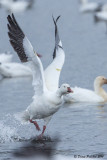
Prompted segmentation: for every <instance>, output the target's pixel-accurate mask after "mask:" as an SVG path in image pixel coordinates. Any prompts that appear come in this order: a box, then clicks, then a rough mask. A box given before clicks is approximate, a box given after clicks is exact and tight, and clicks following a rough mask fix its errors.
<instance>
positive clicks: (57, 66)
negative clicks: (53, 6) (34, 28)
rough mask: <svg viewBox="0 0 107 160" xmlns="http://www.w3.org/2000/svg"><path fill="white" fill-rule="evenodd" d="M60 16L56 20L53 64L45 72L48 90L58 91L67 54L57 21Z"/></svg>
mask: <svg viewBox="0 0 107 160" xmlns="http://www.w3.org/2000/svg"><path fill="white" fill-rule="evenodd" d="M59 18H60V16H58V17H57V19H56V20H55V19H54V18H53V21H54V24H55V48H54V52H53V62H52V63H51V64H50V65H49V66H48V67H47V68H46V70H45V82H46V86H47V88H48V90H50V91H56V90H57V89H58V86H59V77H60V73H61V70H62V67H63V64H64V61H65V53H64V50H63V48H62V42H61V40H60V38H59V33H58V27H57V21H58V19H59Z"/></svg>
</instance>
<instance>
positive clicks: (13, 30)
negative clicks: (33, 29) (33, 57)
mask: <svg viewBox="0 0 107 160" xmlns="http://www.w3.org/2000/svg"><path fill="white" fill-rule="evenodd" d="M7 20H8V24H7V27H8V30H9V32H8V36H9V38H10V44H11V45H12V47H13V48H14V50H15V51H16V52H17V54H18V56H19V58H20V60H21V61H22V62H27V61H28V57H27V55H26V53H25V51H24V47H23V40H24V38H25V34H24V33H23V31H22V30H21V28H20V26H19V25H18V23H17V21H16V19H15V17H14V15H13V14H12V16H10V15H8V17H7Z"/></svg>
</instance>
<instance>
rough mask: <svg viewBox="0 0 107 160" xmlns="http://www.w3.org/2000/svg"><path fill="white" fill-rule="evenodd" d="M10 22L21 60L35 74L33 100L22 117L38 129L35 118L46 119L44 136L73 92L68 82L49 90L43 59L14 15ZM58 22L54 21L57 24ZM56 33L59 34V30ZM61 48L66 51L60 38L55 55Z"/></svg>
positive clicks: (16, 49)
mask: <svg viewBox="0 0 107 160" xmlns="http://www.w3.org/2000/svg"><path fill="white" fill-rule="evenodd" d="M57 20H58V18H57ZM57 20H56V22H57ZM8 22H9V25H8V29H9V37H10V42H11V44H12V46H13V48H14V49H15V51H16V52H17V54H18V56H19V58H20V60H21V61H22V62H27V64H29V67H30V68H31V71H32V74H33V87H34V90H35V94H34V97H33V102H32V103H31V104H30V105H29V106H28V107H27V109H26V111H25V112H24V114H23V116H22V117H23V119H24V120H25V121H26V120H27V121H30V122H31V123H33V124H34V125H35V126H36V129H37V130H40V128H39V125H38V124H37V122H36V121H35V120H36V119H44V121H45V125H44V126H43V131H42V134H41V136H42V135H43V133H44V131H45V129H46V125H47V123H48V122H49V120H50V119H51V116H52V115H53V114H54V113H55V112H56V111H57V110H58V109H59V108H60V107H61V104H62V102H63V98H62V96H63V95H64V94H68V93H70V92H72V90H71V89H70V86H69V85H68V84H63V85H61V87H60V88H57V90H56V91H55V92H51V91H49V89H48V88H47V86H46V83H45V78H44V70H43V66H42V63H41V60H40V59H39V58H38V56H37V55H36V54H35V53H34V49H33V47H32V45H31V43H30V42H29V40H28V39H27V37H26V36H25V35H24V33H23V31H22V30H21V29H20V27H19V25H18V24H17V22H16V20H15V18H14V16H13V15H12V17H11V16H8ZM56 22H55V21H54V23H55V25H56ZM56 29H57V28H56ZM19 34H20V36H19ZM14 35H15V36H14ZM55 35H56V36H57V30H56V34H55ZM14 37H15V38H14ZM16 37H17V38H16ZM56 39H57V38H56ZM17 44H18V45H17ZM61 50H62V52H64V51H63V49H62V46H60V43H59V40H58V41H56V46H55V50H54V57H55V56H56V53H57V52H61ZM55 67H56V66H55ZM54 69H56V68H54Z"/></svg>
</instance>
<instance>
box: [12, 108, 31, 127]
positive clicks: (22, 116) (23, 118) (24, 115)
mask: <svg viewBox="0 0 107 160" xmlns="http://www.w3.org/2000/svg"><path fill="white" fill-rule="evenodd" d="M14 116H15V118H16V119H17V120H18V121H20V122H21V124H24V123H26V122H28V121H29V120H30V116H29V112H28V111H27V110H26V111H23V112H19V113H17V114H15V115H14Z"/></svg>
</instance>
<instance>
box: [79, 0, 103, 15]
mask: <svg viewBox="0 0 107 160" xmlns="http://www.w3.org/2000/svg"><path fill="white" fill-rule="evenodd" d="M80 3H81V6H80V11H81V12H83V13H85V12H94V11H99V10H100V9H101V7H102V4H100V3H96V2H88V0H80Z"/></svg>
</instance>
